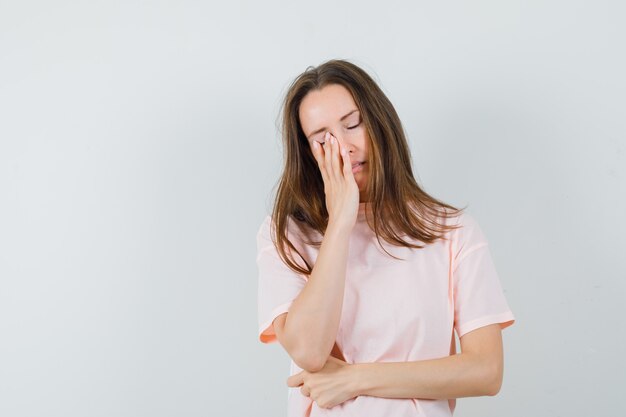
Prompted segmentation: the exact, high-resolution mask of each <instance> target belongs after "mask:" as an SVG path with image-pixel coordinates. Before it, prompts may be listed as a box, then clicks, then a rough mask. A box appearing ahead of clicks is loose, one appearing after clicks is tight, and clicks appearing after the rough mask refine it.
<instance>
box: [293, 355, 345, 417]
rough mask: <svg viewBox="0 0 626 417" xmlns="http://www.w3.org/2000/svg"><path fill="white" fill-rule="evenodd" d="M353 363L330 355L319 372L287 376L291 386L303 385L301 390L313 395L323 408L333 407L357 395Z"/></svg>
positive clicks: (303, 392) (307, 394)
mask: <svg viewBox="0 0 626 417" xmlns="http://www.w3.org/2000/svg"><path fill="white" fill-rule="evenodd" d="M351 366H352V365H350V364H348V363H346V362H344V361H342V360H341V359H337V358H335V357H334V356H329V357H328V359H327V360H326V364H325V365H324V367H323V368H322V369H320V370H319V371H317V372H308V371H302V372H299V373H297V374H294V375H291V376H290V377H289V378H287V385H288V386H290V387H301V388H300V392H302V395H304V396H306V397H311V399H312V400H314V401H315V402H316V403H317V405H318V406H319V407H321V408H332V407H334V406H336V405H339V404H341V403H343V402H345V401H348V400H350V399H352V398H355V397H356V396H357V394H356V387H355V375H354V373H353V372H352V368H351Z"/></svg>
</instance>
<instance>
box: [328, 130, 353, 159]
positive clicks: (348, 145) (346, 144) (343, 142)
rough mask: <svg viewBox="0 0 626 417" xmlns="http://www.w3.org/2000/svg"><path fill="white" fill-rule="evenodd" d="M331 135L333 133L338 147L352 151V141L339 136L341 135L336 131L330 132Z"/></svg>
mask: <svg viewBox="0 0 626 417" xmlns="http://www.w3.org/2000/svg"><path fill="white" fill-rule="evenodd" d="M331 135H333V136H334V137H335V139H337V143H339V144H340V145H341V146H340V149H346V150H347V151H348V152H349V153H351V154H352V153H353V151H354V145H353V144H352V143H350V141H348V140H345V139H344V138H342V137H341V135H338V134H336V133H332V132H331Z"/></svg>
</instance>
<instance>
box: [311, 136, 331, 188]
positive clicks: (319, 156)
mask: <svg viewBox="0 0 626 417" xmlns="http://www.w3.org/2000/svg"><path fill="white" fill-rule="evenodd" d="M313 156H314V157H315V162H317V167H318V168H319V170H320V172H321V174H322V179H323V180H324V182H327V179H328V177H327V175H328V174H327V173H326V167H325V166H324V151H323V149H322V145H321V144H320V143H319V142H318V141H316V140H314V141H313Z"/></svg>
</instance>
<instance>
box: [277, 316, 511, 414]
mask: <svg viewBox="0 0 626 417" xmlns="http://www.w3.org/2000/svg"><path fill="white" fill-rule="evenodd" d="M281 319H282V320H281ZM283 320H284V317H281V318H279V320H277V322H275V325H278V326H280V325H281V324H284V321H283ZM281 321H282V323H281ZM279 332H280V330H279ZM460 343H461V353H459V354H451V355H450V356H446V357H443V358H438V359H430V360H421V361H412V362H374V363H356V364H347V363H346V362H345V361H342V360H340V359H337V358H335V357H333V356H330V357H329V358H328V361H327V362H326V365H325V366H324V367H323V368H322V369H321V370H319V371H317V372H308V371H302V372H300V373H298V374H295V375H292V376H290V377H289V378H288V380H287V384H288V385H289V386H292V387H297V386H301V390H302V392H303V394H304V395H307V396H311V397H316V398H315V399H322V398H324V401H325V405H326V406H328V407H330V406H333V405H335V404H339V403H340V402H343V401H346V400H348V399H350V398H354V397H357V396H360V395H369V396H374V397H383V398H420V399H453V398H460V397H474V396H483V395H490V396H491V395H496V394H497V393H498V392H499V390H500V386H501V384H502V376H503V349H502V333H501V328H500V325H499V324H497V323H494V324H491V325H487V326H483V327H480V328H477V329H475V330H473V331H470V332H468V333H466V334H464V335H463V336H462V337H461V338H460ZM452 346H454V345H452ZM451 353H452V352H451ZM338 390H339V391H342V392H336V391H338ZM314 391H315V392H314ZM329 391H334V392H332V393H331V392H329ZM318 402H319V401H318Z"/></svg>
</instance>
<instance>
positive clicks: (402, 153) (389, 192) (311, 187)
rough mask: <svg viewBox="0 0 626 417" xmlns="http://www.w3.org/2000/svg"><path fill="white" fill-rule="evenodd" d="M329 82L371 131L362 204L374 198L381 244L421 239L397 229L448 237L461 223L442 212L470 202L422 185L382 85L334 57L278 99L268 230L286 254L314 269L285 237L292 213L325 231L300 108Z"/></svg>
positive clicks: (303, 226) (303, 227) (371, 221)
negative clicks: (277, 156) (278, 143)
mask: <svg viewBox="0 0 626 417" xmlns="http://www.w3.org/2000/svg"><path fill="white" fill-rule="evenodd" d="M329 84H340V85H342V86H343V87H345V88H346V89H348V91H349V92H350V93H351V94H352V97H353V99H354V102H355V103H356V105H357V108H358V109H359V111H360V113H361V115H362V120H363V123H364V126H365V129H366V132H367V136H368V137H369V139H368V140H369V156H368V165H369V178H368V184H367V195H368V196H369V199H370V201H369V202H368V203H367V204H368V205H371V214H372V216H371V217H370V216H367V223H368V225H369V227H370V228H371V229H372V230H373V231H374V232H375V233H376V237H377V240H378V242H379V244H380V237H382V238H383V239H384V240H385V241H387V242H388V243H390V244H392V245H396V246H405V247H410V248H415V249H421V248H423V247H424V246H425V245H419V244H412V243H410V242H408V241H405V240H404V239H402V237H401V235H405V236H408V237H410V238H413V239H416V240H419V241H421V242H424V243H425V244H430V243H433V242H435V241H436V240H437V239H443V240H445V239H446V238H445V234H446V233H447V231H449V230H452V229H456V228H457V227H459V226H458V225H447V224H444V222H443V219H444V217H445V218H448V217H454V216H456V215H459V214H460V213H461V212H462V211H463V210H465V208H467V206H466V207H463V208H461V209H458V208H455V207H453V206H451V205H449V204H446V203H444V202H442V201H439V200H437V199H436V198H434V197H432V196H430V195H429V194H427V193H426V192H425V191H424V190H422V188H420V186H419V185H418V184H417V182H416V181H415V179H414V177H413V169H412V166H411V155H410V149H409V146H408V143H407V140H406V136H405V133H404V130H403V128H402V123H401V122H400V118H399V117H398V114H397V113H396V110H395V109H394V107H393V105H392V104H391V102H390V101H389V99H388V98H387V96H386V95H385V93H383V91H382V90H381V89H380V87H379V86H378V85H377V84H376V82H375V81H374V80H373V79H372V78H371V77H370V76H369V75H368V74H367V73H366V72H365V71H364V70H363V69H361V68H360V67H358V66H357V65H355V64H353V63H351V62H348V61H346V60H340V59H332V60H329V61H326V62H324V63H322V64H321V65H319V66H317V67H312V66H309V67H307V69H306V70H305V71H304V72H303V73H302V74H300V75H299V76H298V77H297V78H296V79H295V80H294V81H293V82H292V83H291V85H290V86H289V89H288V91H287V93H286V95H285V98H284V101H283V103H282V123H281V130H282V131H281V134H282V140H283V149H284V155H283V156H284V166H283V173H282V176H281V178H280V180H279V183H278V190H277V194H276V198H275V200H274V207H273V210H272V215H271V221H272V223H273V224H274V225H275V227H273V228H271V230H272V240H273V242H274V244H275V245H276V247H277V250H278V253H279V255H280V257H281V259H282V260H283V262H285V263H286V264H287V265H288V266H289V267H290V268H291V269H292V270H294V271H296V272H298V273H301V274H305V275H307V276H308V275H310V274H311V272H312V270H313V268H312V266H311V265H309V262H308V261H307V260H306V259H305V258H304V257H303V256H302V254H301V253H300V252H299V251H298V249H297V248H295V246H294V245H293V243H292V242H291V241H290V240H289V239H288V237H287V228H288V224H289V221H290V219H291V221H293V222H294V223H295V224H296V225H297V226H298V228H299V229H300V231H303V232H305V233H304V234H306V235H309V232H310V231H317V232H318V233H320V234H321V235H323V234H324V232H325V230H326V227H327V225H328V211H327V209H326V203H325V201H326V200H325V193H324V182H323V179H322V176H321V173H320V171H319V167H318V165H317V161H316V160H315V157H314V156H313V154H312V152H311V149H310V145H309V143H308V141H307V139H306V136H305V134H304V132H303V130H302V126H301V124H300V119H299V116H298V115H299V113H298V111H299V108H300V104H301V102H302V100H303V98H304V97H305V96H306V95H307V94H308V93H309V92H310V91H312V90H320V89H322V88H323V87H325V86H326V85H329ZM307 231H309V232H307ZM304 243H306V244H309V245H314V246H317V247H319V245H320V244H321V241H312V240H308V241H307V240H305V242H304ZM285 246H288V247H289V248H290V249H289V251H290V252H291V251H295V252H296V253H297V254H298V255H299V256H300V258H301V259H303V260H304V263H305V264H306V267H307V268H303V267H302V266H300V265H298V264H296V263H295V262H294V260H293V258H292V257H290V256H287V253H286V251H285ZM381 247H382V248H383V250H384V247H383V246H382V245H381ZM385 252H386V253H387V254H388V255H389V256H391V257H393V258H395V259H398V258H396V257H395V256H393V255H391V254H390V253H389V252H387V251H386V250H385Z"/></svg>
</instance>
